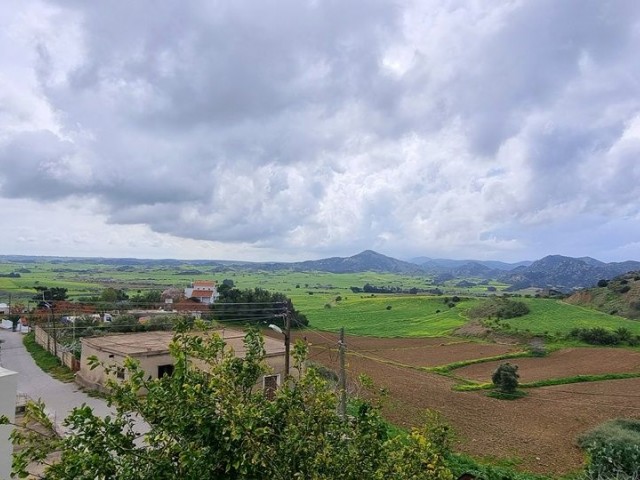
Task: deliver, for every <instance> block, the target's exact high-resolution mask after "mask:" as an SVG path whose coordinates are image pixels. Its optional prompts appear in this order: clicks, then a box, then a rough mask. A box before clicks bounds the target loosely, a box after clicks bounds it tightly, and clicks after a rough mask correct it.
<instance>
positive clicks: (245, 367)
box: [5, 331, 452, 480]
mask: <svg viewBox="0 0 640 480" xmlns="http://www.w3.org/2000/svg"><path fill="white" fill-rule="evenodd" d="M245 348H246V355H245V358H244V359H240V358H237V357H235V356H234V354H233V352H231V351H229V349H227V348H226V347H225V344H224V342H223V340H221V338H220V337H219V336H218V335H217V334H215V333H207V334H202V335H193V334H191V333H190V332H186V331H181V332H178V333H177V334H176V336H175V337H174V341H173V342H172V345H171V352H172V354H173V355H174V357H175V358H176V365H175V371H174V374H173V376H171V377H167V376H165V377H163V378H161V379H153V380H151V379H147V378H145V374H144V372H143V370H142V369H141V368H140V366H139V364H137V363H136V362H135V361H133V360H131V361H128V362H127V364H126V369H127V371H128V374H127V380H125V381H122V382H121V383H117V382H115V381H112V382H111V385H110V386H111V388H112V393H111V394H110V396H109V402H110V403H111V404H112V405H113V406H115V408H116V411H117V414H116V415H115V416H113V417H106V418H100V417H97V416H95V415H94V414H93V412H92V411H91V409H90V408H89V407H87V406H82V407H79V408H76V409H74V410H73V412H72V413H71V414H70V416H69V417H68V418H67V419H66V420H65V423H64V424H65V426H66V428H67V429H68V430H69V432H70V433H69V434H68V435H67V436H64V437H60V436H58V435H55V434H54V433H53V431H52V428H51V427H52V425H51V424H50V422H49V421H48V419H47V417H46V415H45V414H44V411H43V405H41V404H31V405H30V406H29V408H28V414H27V419H28V420H32V421H39V422H40V423H44V424H45V425H47V424H48V427H49V428H48V430H49V433H48V434H47V435H42V434H40V433H36V432H34V431H32V430H25V429H23V430H20V429H16V430H15V431H14V433H13V439H14V442H16V443H18V444H21V446H22V447H23V448H22V450H20V451H19V452H18V453H17V454H16V455H15V457H14V471H15V473H16V474H18V475H26V473H27V470H28V467H29V465H30V464H32V462H35V463H44V462H46V461H47V458H51V457H52V455H53V454H54V453H55V452H58V454H57V455H59V456H58V459H57V460H56V461H54V462H53V463H51V464H50V465H49V466H47V467H46V469H45V474H44V475H45V476H46V478H47V479H50V480H55V479H68V478H74V479H92V480H93V479H149V478H153V479H176V478H180V479H202V478H224V479H283V480H284V479H294V478H299V479H327V480H328V479H337V478H339V479H347V480H348V479H354V480H355V479H358V480H360V479H378V480H382V479H389V478H393V479H399V480H402V479H416V480H417V479H428V480H449V479H451V478H452V477H451V473H450V472H449V470H448V469H447V468H446V467H445V465H444V460H443V456H442V452H441V451H439V449H438V447H437V446H436V445H434V444H433V443H431V442H430V441H429V438H430V437H429V436H428V432H427V431H426V430H421V431H419V430H414V431H413V432H412V433H411V434H410V435H409V436H408V438H398V437H395V438H389V437H388V436H387V428H386V425H385V423H384V422H383V420H382V419H381V417H380V413H379V410H378V408H377V407H376V406H375V405H373V404H371V403H368V402H365V401H357V407H358V408H357V413H356V414H355V415H354V416H353V417H348V418H347V419H346V420H342V419H341V418H340V417H339V416H338V415H337V413H336V401H337V400H336V395H335V392H334V391H332V390H331V389H330V388H329V387H328V385H327V383H326V381H325V380H323V379H322V378H321V377H320V375H319V374H318V372H317V371H316V370H315V369H313V368H308V369H307V370H306V371H304V372H303V369H302V362H303V360H304V357H305V356H306V346H305V345H304V344H302V343H299V344H296V346H295V348H294V358H295V367H296V368H297V370H298V374H297V375H296V377H297V378H296V379H293V378H290V379H289V380H288V381H287V382H285V385H283V387H282V388H280V389H279V390H278V391H277V392H276V395H275V398H274V399H273V400H268V399H267V398H266V397H265V395H264V394H263V392H262V391H260V390H259V389H257V388H256V386H255V385H256V381H257V380H258V378H260V375H262V374H263V373H264V372H265V371H266V366H265V363H264V357H265V351H264V346H263V339H262V337H261V336H260V335H259V334H258V333H257V332H255V331H251V332H249V333H248V334H247V335H246V337H245ZM196 364H197V365H198V367H196ZM96 365H97V361H96ZM107 368H108V367H107ZM112 373H113V372H112ZM142 389H144V390H146V391H147V394H146V395H145V396H140V395H139V393H140V391H141V390H142ZM135 416H139V417H141V418H143V419H144V420H145V421H146V423H147V424H148V425H149V431H148V432H147V433H146V434H144V435H143V436H142V438H138V437H139V435H138V434H136V433H135V424H134V423H135V422H134V421H133V420H132V419H133V418H134V417H135ZM5 421H6V419H5ZM48 422H49V423H48Z"/></svg>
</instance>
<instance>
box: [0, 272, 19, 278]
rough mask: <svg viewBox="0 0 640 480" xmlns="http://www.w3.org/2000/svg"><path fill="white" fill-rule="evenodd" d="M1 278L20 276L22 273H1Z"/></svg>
mask: <svg viewBox="0 0 640 480" xmlns="http://www.w3.org/2000/svg"><path fill="white" fill-rule="evenodd" d="M0 278H20V274H19V273H16V272H11V273H0Z"/></svg>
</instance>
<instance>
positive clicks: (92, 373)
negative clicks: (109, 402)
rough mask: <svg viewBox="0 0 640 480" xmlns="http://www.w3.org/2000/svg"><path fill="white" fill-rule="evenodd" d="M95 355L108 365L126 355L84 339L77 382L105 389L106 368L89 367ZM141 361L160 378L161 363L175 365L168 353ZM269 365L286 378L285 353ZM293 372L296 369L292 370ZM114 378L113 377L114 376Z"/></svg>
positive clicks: (270, 358)
mask: <svg viewBox="0 0 640 480" xmlns="http://www.w3.org/2000/svg"><path fill="white" fill-rule="evenodd" d="M93 355H95V356H96V357H97V358H98V360H99V361H101V362H104V363H105V364H106V365H118V366H121V365H123V364H124V359H125V357H124V356H123V355H116V354H113V356H112V357H110V355H112V354H110V353H109V352H105V351H103V350H101V349H98V348H94V347H93V346H91V345H90V344H89V343H86V342H85V341H83V343H82V358H81V359H80V371H79V372H78V373H77V374H76V382H77V383H78V384H80V385H82V386H83V387H86V388H90V389H93V390H99V391H105V390H106V384H107V380H108V378H109V376H108V375H107V373H106V372H105V370H104V368H102V367H97V368H95V369H93V370H91V369H90V368H89V364H88V358H89V357H90V356H93ZM134 358H135V359H136V360H138V361H139V362H140V366H141V367H142V369H143V370H144V371H145V372H146V375H145V377H147V376H151V378H158V367H159V366H160V365H173V364H174V358H173V357H172V356H171V355H169V354H168V353H167V354H161V355H136V356H135V357H134ZM265 361H266V363H267V365H269V367H270V369H271V370H272V371H271V372H270V373H269V374H279V375H280V377H281V379H282V378H284V363H285V362H284V354H272V355H269V356H267V358H266V359H265ZM194 364H195V365H197V366H198V367H199V368H203V369H204V370H206V366H205V365H204V364H203V362H200V361H197V360H196V361H194ZM291 373H292V374H293V373H294V371H293V370H292V371H291ZM112 378H113V377H112ZM256 386H257V387H260V388H261V387H262V378H260V379H259V380H258V383H257V384H256Z"/></svg>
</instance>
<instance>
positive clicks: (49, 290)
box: [33, 285, 67, 302]
mask: <svg viewBox="0 0 640 480" xmlns="http://www.w3.org/2000/svg"><path fill="white" fill-rule="evenodd" d="M33 288H34V290H36V291H37V292H38V293H37V294H36V295H35V296H34V297H33V300H35V301H36V302H54V301H64V300H66V299H67V289H66V288H63V287H44V286H42V285H36V286H35V287H33Z"/></svg>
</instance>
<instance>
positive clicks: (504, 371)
mask: <svg viewBox="0 0 640 480" xmlns="http://www.w3.org/2000/svg"><path fill="white" fill-rule="evenodd" d="M519 378H520V375H518V366H517V365H512V364H510V363H509V362H505V363H502V364H500V366H499V367H498V368H497V369H496V371H495V372H493V375H491V381H492V382H493V384H494V385H495V386H496V388H497V389H498V390H499V391H500V392H501V393H514V392H515V391H516V389H517V388H518V379H519Z"/></svg>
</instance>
